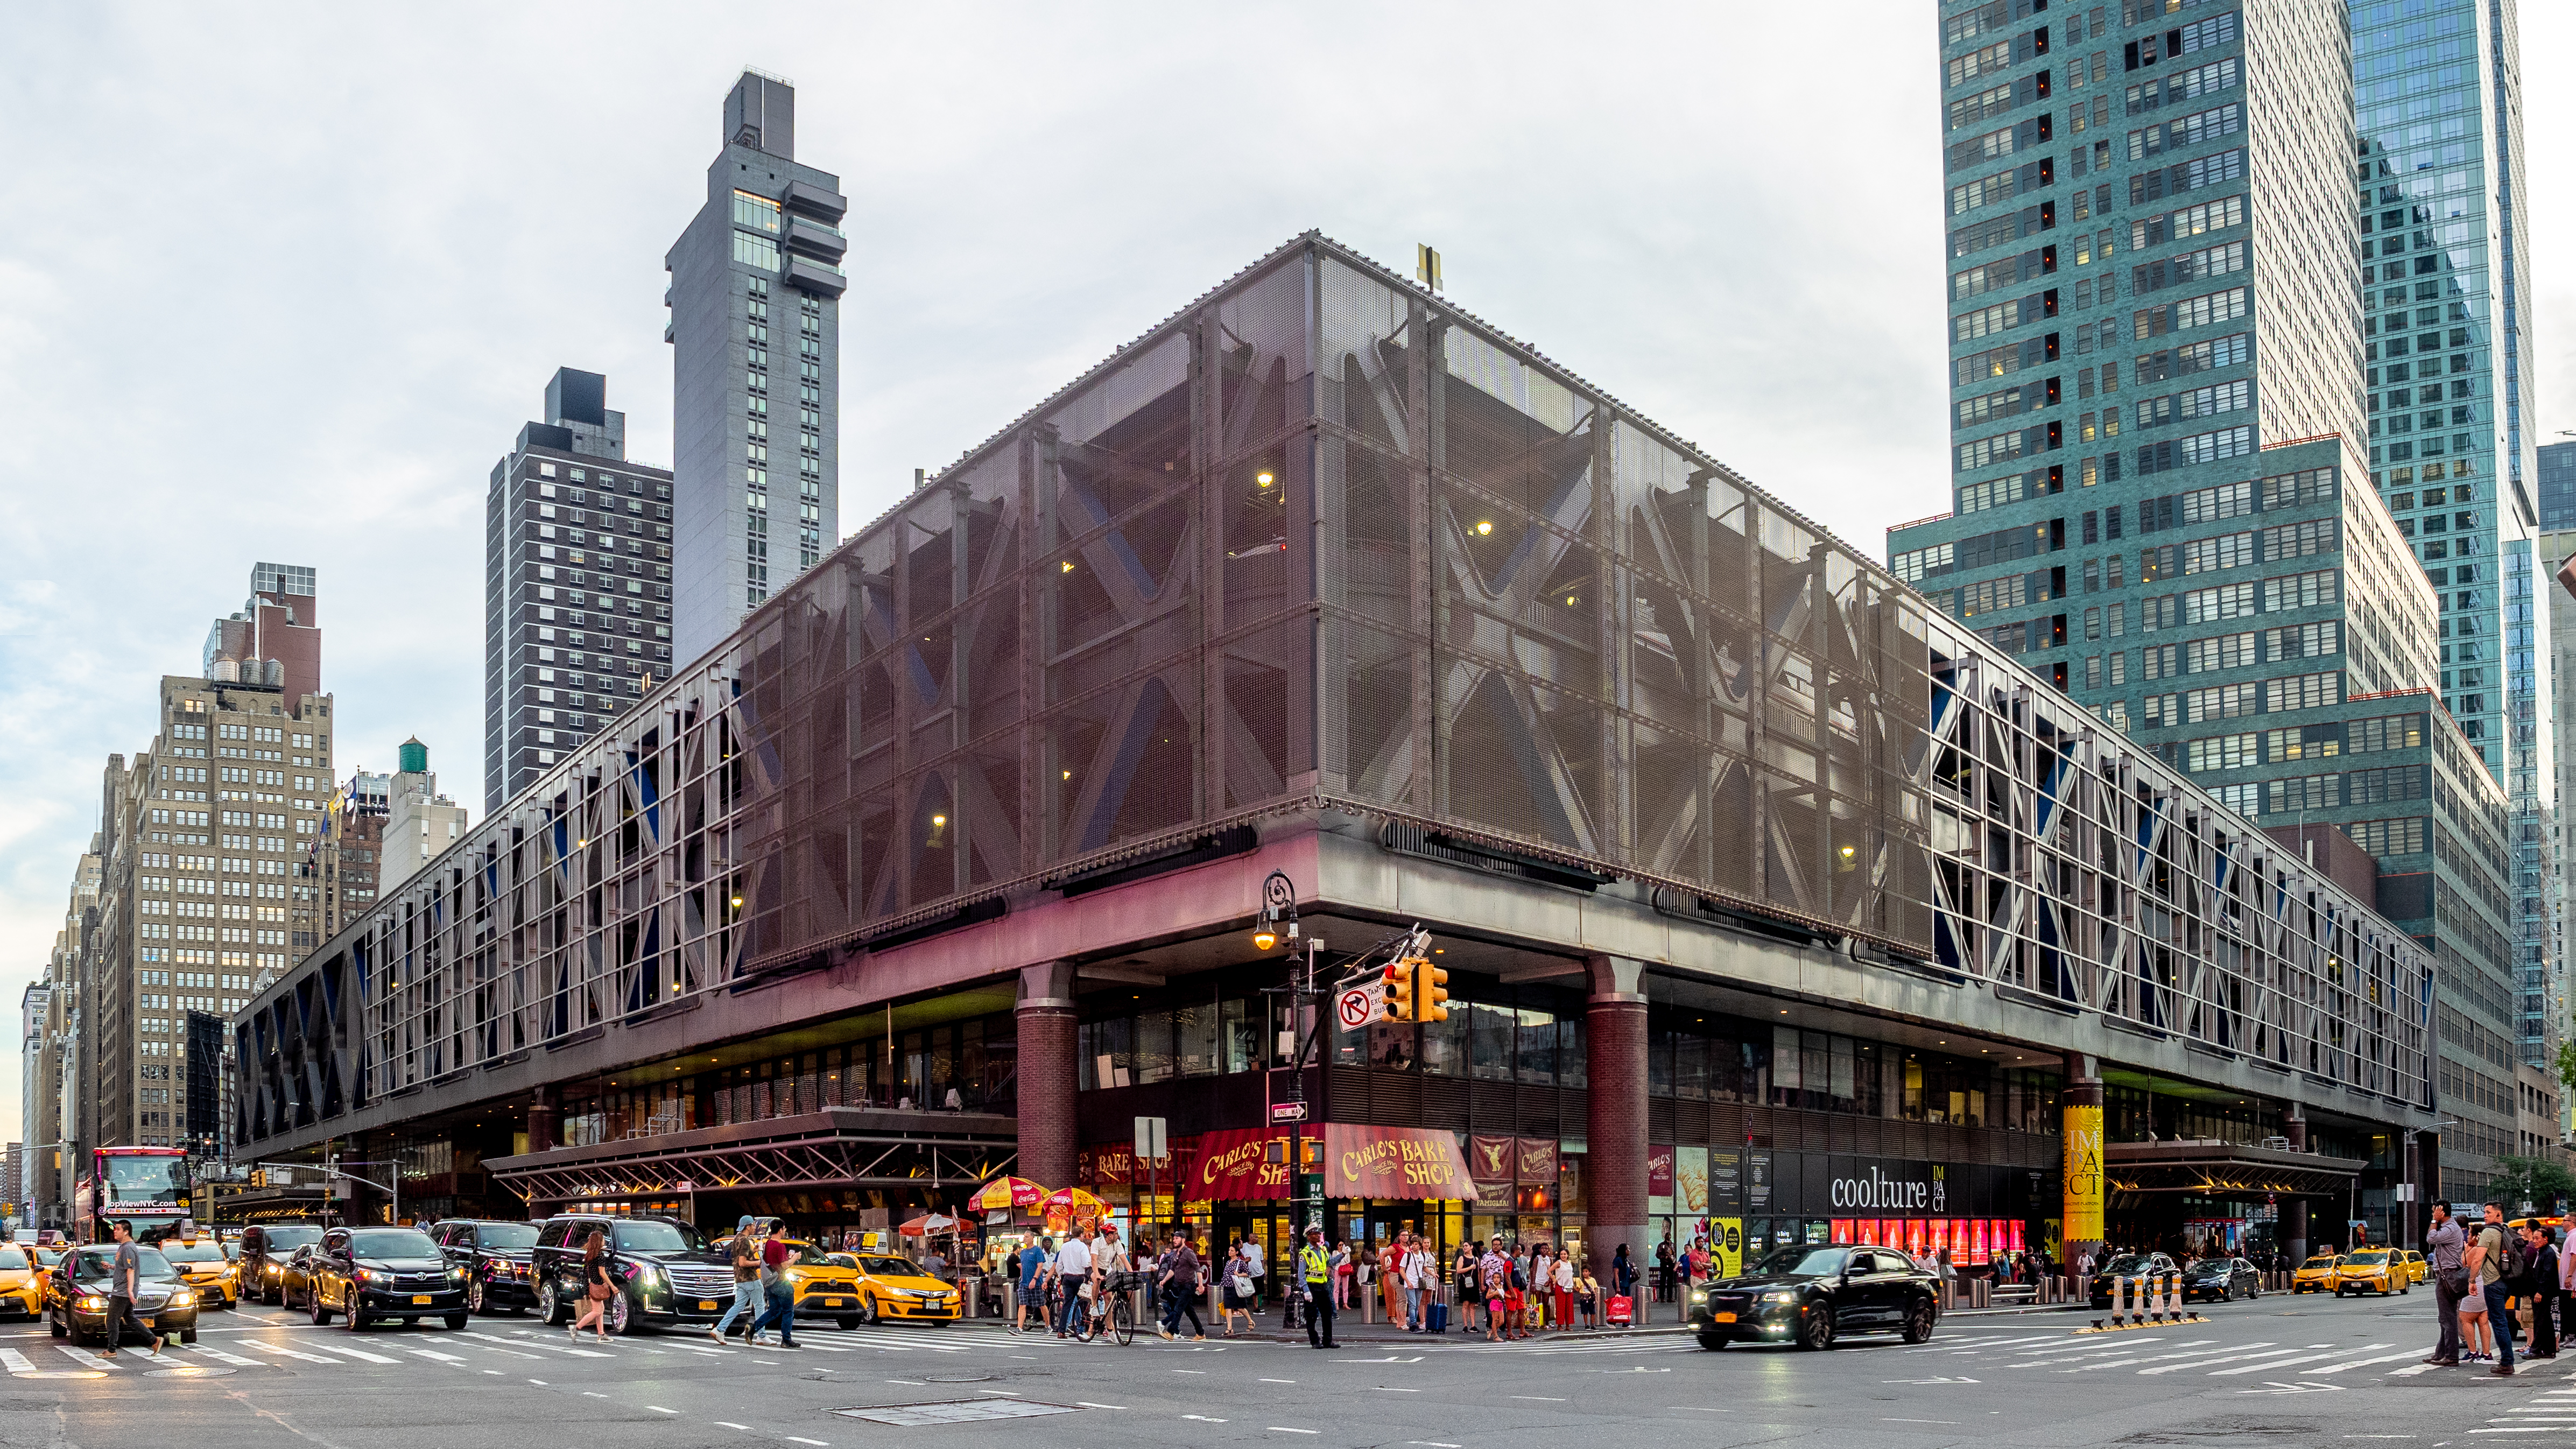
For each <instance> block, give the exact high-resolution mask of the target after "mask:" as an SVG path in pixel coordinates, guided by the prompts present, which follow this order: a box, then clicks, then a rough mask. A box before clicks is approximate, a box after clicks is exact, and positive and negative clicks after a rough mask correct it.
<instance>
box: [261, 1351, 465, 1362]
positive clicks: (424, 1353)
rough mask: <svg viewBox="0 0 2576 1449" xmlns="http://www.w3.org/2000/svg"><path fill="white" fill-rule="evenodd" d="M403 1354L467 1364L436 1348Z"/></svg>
mask: <svg viewBox="0 0 2576 1449" xmlns="http://www.w3.org/2000/svg"><path fill="white" fill-rule="evenodd" d="M403 1352H405V1353H411V1354H418V1355H420V1356H421V1357H422V1358H434V1359H436V1360H438V1361H439V1362H440V1363H463V1362H465V1360H463V1359H461V1358H458V1357H457V1356H456V1355H454V1354H452V1353H440V1352H439V1351H438V1350H437V1349H434V1348H407V1349H404V1350H403ZM297 1357H299V1358H300V1357H302V1355H300V1354H299V1355H297Z"/></svg>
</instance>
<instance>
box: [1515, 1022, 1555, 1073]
mask: <svg viewBox="0 0 2576 1449" xmlns="http://www.w3.org/2000/svg"><path fill="white" fill-rule="evenodd" d="M1516 1015H1517V1017H1518V1019H1519V1023H1520V1024H1519V1029H1518V1031H1517V1032H1516V1033H1515V1035H1516V1037H1517V1038H1518V1041H1519V1046H1520V1061H1519V1068H1520V1079H1521V1080H1522V1081H1524V1082H1530V1083H1534V1084H1536V1085H1539V1086H1547V1085H1550V1084H1552V1083H1554V1082H1555V1081H1556V1017H1555V1016H1554V1015H1553V1014H1552V1013H1549V1012H1545V1011H1539V1010H1535V1009H1533V1008H1531V1007H1526V1006H1524V1007H1522V1008H1521V1009H1520V1010H1519V1012H1517V1013H1516Z"/></svg>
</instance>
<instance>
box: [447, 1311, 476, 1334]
mask: <svg viewBox="0 0 2576 1449" xmlns="http://www.w3.org/2000/svg"><path fill="white" fill-rule="evenodd" d="M469 1317H470V1315H468V1314H463V1313H451V1314H449V1315H447V1317H446V1319H445V1320H444V1322H445V1323H446V1324H447V1331H448V1332H450V1333H462V1332H463V1331H464V1330H465V1324H466V1321H467V1319H468V1318H469Z"/></svg>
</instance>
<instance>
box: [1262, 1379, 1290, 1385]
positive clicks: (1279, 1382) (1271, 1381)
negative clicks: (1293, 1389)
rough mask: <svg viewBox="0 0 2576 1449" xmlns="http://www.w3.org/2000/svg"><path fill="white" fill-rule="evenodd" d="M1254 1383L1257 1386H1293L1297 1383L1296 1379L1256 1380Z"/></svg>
mask: <svg viewBox="0 0 2576 1449" xmlns="http://www.w3.org/2000/svg"><path fill="white" fill-rule="evenodd" d="M1253 1382H1254V1383H1256V1384H1293V1383H1295V1382H1297V1381H1296V1380H1295V1379H1254V1380H1253Z"/></svg>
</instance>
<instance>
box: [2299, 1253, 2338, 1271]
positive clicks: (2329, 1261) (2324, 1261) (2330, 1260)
mask: <svg viewBox="0 0 2576 1449" xmlns="http://www.w3.org/2000/svg"><path fill="white" fill-rule="evenodd" d="M2337 1261H2339V1260H2338V1259H2337V1258H2336V1257H2335V1255H2334V1254H2332V1253H2319V1254H2317V1255H2316V1256H2315V1257H2313V1258H2310V1259H2309V1260H2308V1261H2307V1266H2308V1267H2311V1268H2331V1267H2333V1266H2334V1265H2335V1264H2336V1262H2337Z"/></svg>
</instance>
